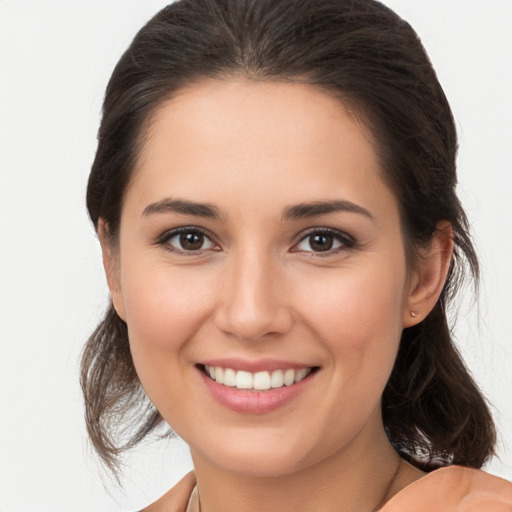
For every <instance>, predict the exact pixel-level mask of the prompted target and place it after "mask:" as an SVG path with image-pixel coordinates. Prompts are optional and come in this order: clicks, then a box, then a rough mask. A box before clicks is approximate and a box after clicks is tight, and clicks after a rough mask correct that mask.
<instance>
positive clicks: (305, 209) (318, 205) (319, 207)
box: [283, 199, 375, 221]
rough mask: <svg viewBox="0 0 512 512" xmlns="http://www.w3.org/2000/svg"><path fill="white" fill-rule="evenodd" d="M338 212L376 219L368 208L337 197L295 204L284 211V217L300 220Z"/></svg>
mask: <svg viewBox="0 0 512 512" xmlns="http://www.w3.org/2000/svg"><path fill="white" fill-rule="evenodd" d="M337 212H351V213H358V214H361V215H364V216H365V217H368V218H369V219H371V220H373V221H375V217H374V216H373V214H372V213H371V212H370V211H368V210H367V209H366V208H363V207H362V206H359V205H357V204H355V203H352V202H350V201H345V200H341V199H335V200H332V201H314V202H312V203H300V204H297V205H294V206H288V207H287V208H286V209H285V211H284V213H283V218H284V219H288V220H298V219H305V218H309V217H319V216H320V215H327V214H329V213H337Z"/></svg>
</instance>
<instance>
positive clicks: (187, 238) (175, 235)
mask: <svg viewBox="0 0 512 512" xmlns="http://www.w3.org/2000/svg"><path fill="white" fill-rule="evenodd" d="M162 243H165V244H166V245H167V246H169V248H170V249H171V250H173V251H176V252H193V251H204V250H211V249H215V248H216V245H215V244H214V243H213V242H212V240H211V239H210V238H209V237H208V236H206V235H205V234H204V233H203V232H202V231H199V230H197V229H181V230H180V231H178V232H176V231H174V232H171V233H169V235H167V236H166V237H165V238H164V239H163V240H162Z"/></svg>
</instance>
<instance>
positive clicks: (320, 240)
mask: <svg viewBox="0 0 512 512" xmlns="http://www.w3.org/2000/svg"><path fill="white" fill-rule="evenodd" d="M309 244H310V245H311V248H312V249H313V250H314V251H328V250H329V249H331V248H332V245H333V239H332V236H331V235H311V236H310V237H309Z"/></svg>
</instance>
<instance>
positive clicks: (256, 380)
mask: <svg viewBox="0 0 512 512" xmlns="http://www.w3.org/2000/svg"><path fill="white" fill-rule="evenodd" d="M204 370H205V372H206V374H207V375H209V376H210V378H211V379H212V380H214V381H215V382H217V383H218V384H222V385H223V386H228V387H234V388H237V389H241V390H242V389H243V390H254V391H266V390H269V389H278V388H282V387H284V386H292V385H293V384H296V383H298V382H300V381H302V380H303V379H305V378H306V377H307V376H308V375H309V374H310V373H311V372H312V371H313V368H311V367H310V368H299V369H292V368H289V369H286V370H284V369H283V370H273V371H260V372H256V373H251V372H248V371H243V370H238V371H237V370H234V369H232V368H222V367H221V366H208V365H205V366H204Z"/></svg>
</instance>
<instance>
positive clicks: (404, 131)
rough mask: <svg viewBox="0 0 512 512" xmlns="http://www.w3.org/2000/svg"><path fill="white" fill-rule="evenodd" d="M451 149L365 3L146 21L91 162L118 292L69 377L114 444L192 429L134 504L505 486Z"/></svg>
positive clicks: (237, 8) (106, 455)
mask: <svg viewBox="0 0 512 512" xmlns="http://www.w3.org/2000/svg"><path fill="white" fill-rule="evenodd" d="M455 153H456V134H455V128H454V123H453V119H452V115H451V112H450V108H449V106H448V104H447V101H446V98H445V96H444V94H443V91H442V89H441V87H440V85H439V83H438V81H437V79H436V76H435V73H434V71H433V70H432V67H431V65H430V63H429V61H428V58H427V56H426V54H425V52H424V50H423V48H422V46H421V44H420V42H419V41H418V39H417V37H416V35H415V33H414V31H413V30H412V29H411V27H410V26H409V25H408V24H406V23H405V22H404V21H403V20H401V19H400V18H398V17H397V16H396V15H395V14H394V13H393V12H391V11H390V10H389V9H387V8H385V7H384V6H382V5H381V4H379V3H377V2H373V1H368V0H355V1H354V0H351V1H340V0H322V1H318V0H317V1H313V0H281V1H277V0H258V1H248V0H237V1H229V0H208V1H205V0H183V1H180V2H177V3H175V4H172V5H171V6H169V7H167V8H166V9H164V10H163V11H161V12H160V13H159V14H157V16H155V18H154V19H153V20H151V21H150V22H149V23H148V24H147V25H146V26H145V27H144V28H143V29H142V30H141V31H140V32H139V34H138V35H137V37H136V38H135V40H134V42H133V43H132V45H131V46H130V48H129V49H128V50H127V52H126V53H125V55H124V56H123V57H122V58H121V60H120V62H119V64H118V65H117V67H116V69H115V71H114V74H113V76H112V78H111V81H110V83H109V86H108V88H107V93H106V97H105V103H104V114H103V121H102V125H101V128H100V134H99V145H98V151H97V155H96V159H95V162H94V164H93V168H92V171H91V175H90V179H89V186H88V194H87V201H88V209H89V213H90V216H91V219H92V221H93V223H94V225H95V227H96V229H97V231H98V235H99V238H100V243H101V246H102V251H103V259H104V264H105V271H106V274H107V280H108V283H109V288H110V292H111V296H112V306H111V308H110V309H109V311H108V312H107V315H106V317H105V319H104V320H103V322H102V323H101V324H100V325H99V326H98V328H97V330H96V332H95V333H94V334H93V335H92V337H91V338H90V340H89V342H88V344H87V346H86V349H85V352H84V357H83V369H82V385H83V389H84V393H85V398H86V406H87V420H88V428H89V433H90V436H91V439H92V441H93V443H94V446H95V447H96V449H97V450H98V452H99V454H100V456H101V457H102V458H103V460H104V461H105V462H106V463H107V464H108V465H110V467H111V468H113V469H115V467H116V457H117V456H118V455H119V453H120V452H121V451H122V450H123V449H126V448H129V447H132V446H134V445H135V444H136V443H137V442H139V441H140V440H142V439H143V438H144V437H145V436H146V435H147V434H148V433H150V432H151V431H152V430H154V429H155V427H157V426H158V425H159V424H161V422H162V421H166V422H167V423H168V424H169V425H170V426H171V427H172V429H173V430H174V431H176V432H177V433H178V434H179V435H180V436H181V437H182V438H183V439H184V440H185V441H186V442H187V443H188V444H189V446H190V450H191V454H192V459H193V461H194V468H195V472H194V473H193V474H190V475H188V476H187V477H186V478H185V479H184V480H183V481H182V482H181V483H180V484H179V485H178V486H177V487H176V488H174V489H172V490H171V491H170V492H169V493H167V494H166V495H165V496H163V497H162V498H161V499H160V500H159V501H157V502H156V503H154V504H153V505H152V506H150V507H148V509H147V510H156V511H157V510H185V509H187V507H188V510H190V511H193V510H202V511H203V512H208V511H216V510H222V511H229V510H235V509H236V510H244V511H245V510H252V509H258V510H259V509H265V510H281V511H282V510H287V509H290V510H294V511H297V510H326V511H327V510H347V511H348V510H354V511H355V510H357V511H374V510H383V511H390V512H392V511H398V510H418V511H419V510H468V511H469V510H472V511H476V510H489V511H491V510H496V511H501V510H503V511H510V510H511V509H512V485H510V484H508V483H507V482H505V481H503V480H500V479H498V478H495V477H491V476H489V475H486V474H485V473H483V472H480V471H477V469H478V468H480V467H481V466H482V465H483V463H484V462H485V461H486V460H487V459H488V458H489V457H490V456H491V455H492V453H493V446H494V444H495V430H494V425H493V422H492V418H491V416H490V413H489V411H488V408H487V406H486V403H485V401H484V399H483V398H482V396H481V394H480V392H479V390H478V389H477V387H476V385H475V384H474V382H473V381H472V379H471V377H470V375H469V373H468V372H467V370H466V369H465V367H464V364H463V362H462V361H461V359H460V357H459V355H458V353H457V351H456V349H455V348H454V345H453V344H452V340H451V336H450V330H449V327H448V325H447V321H446V308H447V305H448V303H449V301H450V300H451V299H452V297H453V294H454V292H455V291H456V289H457V286H458V284H459V283H460V280H461V279H462V277H463V274H462V272H463V268H464V265H463V264H464V261H466V262H467V263H468V265H469V268H470V270H471V271H472V273H473V275H474V276H475V277H477V276H478V264H477V260H476V256H475V254H474V250H473V247H472V245H471V240H470V237H469V234H468V229H467V221H466V218H465V215H464V212H463V210H462V208H461V206H460V204H459V201H458V199H457V197H456V195H455V184H456V176H455ZM145 394H147V397H149V400H150V401H151V402H150V403H149V402H144V400H145ZM141 404H142V405H141ZM144 404H146V405H144ZM133 410H137V411H138V412H139V418H137V419H138V424H137V425H136V426H135V428H134V429H133V431H132V432H131V436H130V437H129V438H128V440H127V441H125V442H124V443H121V442H120V441H119V440H118V439H117V438H116V433H115V429H116V428H117V430H119V425H122V424H121V420H122V418H123V417H126V415H127V414H129V413H130V412H132V411H133ZM130 427H132V425H130ZM438 467H441V468H442V469H438V470H435V471H434V469H436V468H438ZM427 473H429V474H427ZM443 507H444V508H443Z"/></svg>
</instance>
